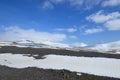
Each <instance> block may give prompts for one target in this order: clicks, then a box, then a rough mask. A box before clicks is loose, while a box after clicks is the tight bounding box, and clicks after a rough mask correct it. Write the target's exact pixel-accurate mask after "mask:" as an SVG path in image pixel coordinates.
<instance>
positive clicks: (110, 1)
mask: <svg viewBox="0 0 120 80" xmlns="http://www.w3.org/2000/svg"><path fill="white" fill-rule="evenodd" d="M102 6H103V7H106V6H120V0H105V1H104V2H103V3H102Z"/></svg>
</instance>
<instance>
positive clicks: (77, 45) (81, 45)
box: [72, 42, 88, 47]
mask: <svg viewBox="0 0 120 80" xmlns="http://www.w3.org/2000/svg"><path fill="white" fill-rule="evenodd" d="M72 46H73V47H86V46H88V45H87V44H85V43H80V42H75V43H73V44H72Z"/></svg>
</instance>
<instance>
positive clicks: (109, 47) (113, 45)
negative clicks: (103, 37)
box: [91, 41, 120, 54]
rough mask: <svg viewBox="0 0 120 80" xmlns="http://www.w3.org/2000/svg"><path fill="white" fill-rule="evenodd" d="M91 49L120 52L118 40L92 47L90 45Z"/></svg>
mask: <svg viewBox="0 0 120 80" xmlns="http://www.w3.org/2000/svg"><path fill="white" fill-rule="evenodd" d="M91 49H92V50H97V51H99V52H108V53H117V54H118V53H119V54H120V41H116V42H110V43H104V44H97V45H96V46H94V47H91Z"/></svg>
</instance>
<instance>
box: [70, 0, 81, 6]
mask: <svg viewBox="0 0 120 80" xmlns="http://www.w3.org/2000/svg"><path fill="white" fill-rule="evenodd" d="M69 2H70V5H71V6H81V5H82V4H83V0H69Z"/></svg>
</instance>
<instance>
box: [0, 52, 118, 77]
mask: <svg viewBox="0 0 120 80" xmlns="http://www.w3.org/2000/svg"><path fill="white" fill-rule="evenodd" d="M43 57H44V59H35V58H33V57H31V56H29V57H28V56H27V55H26V56H25V55H22V54H11V53H4V54H0V65H5V66H9V67H13V68H26V67H38V68H44V69H66V70H70V71H73V72H78V73H88V74H94V75H100V76H108V77H115V78H120V59H109V58H95V57H94V58H93V57H75V56H62V55H46V56H43Z"/></svg>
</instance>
